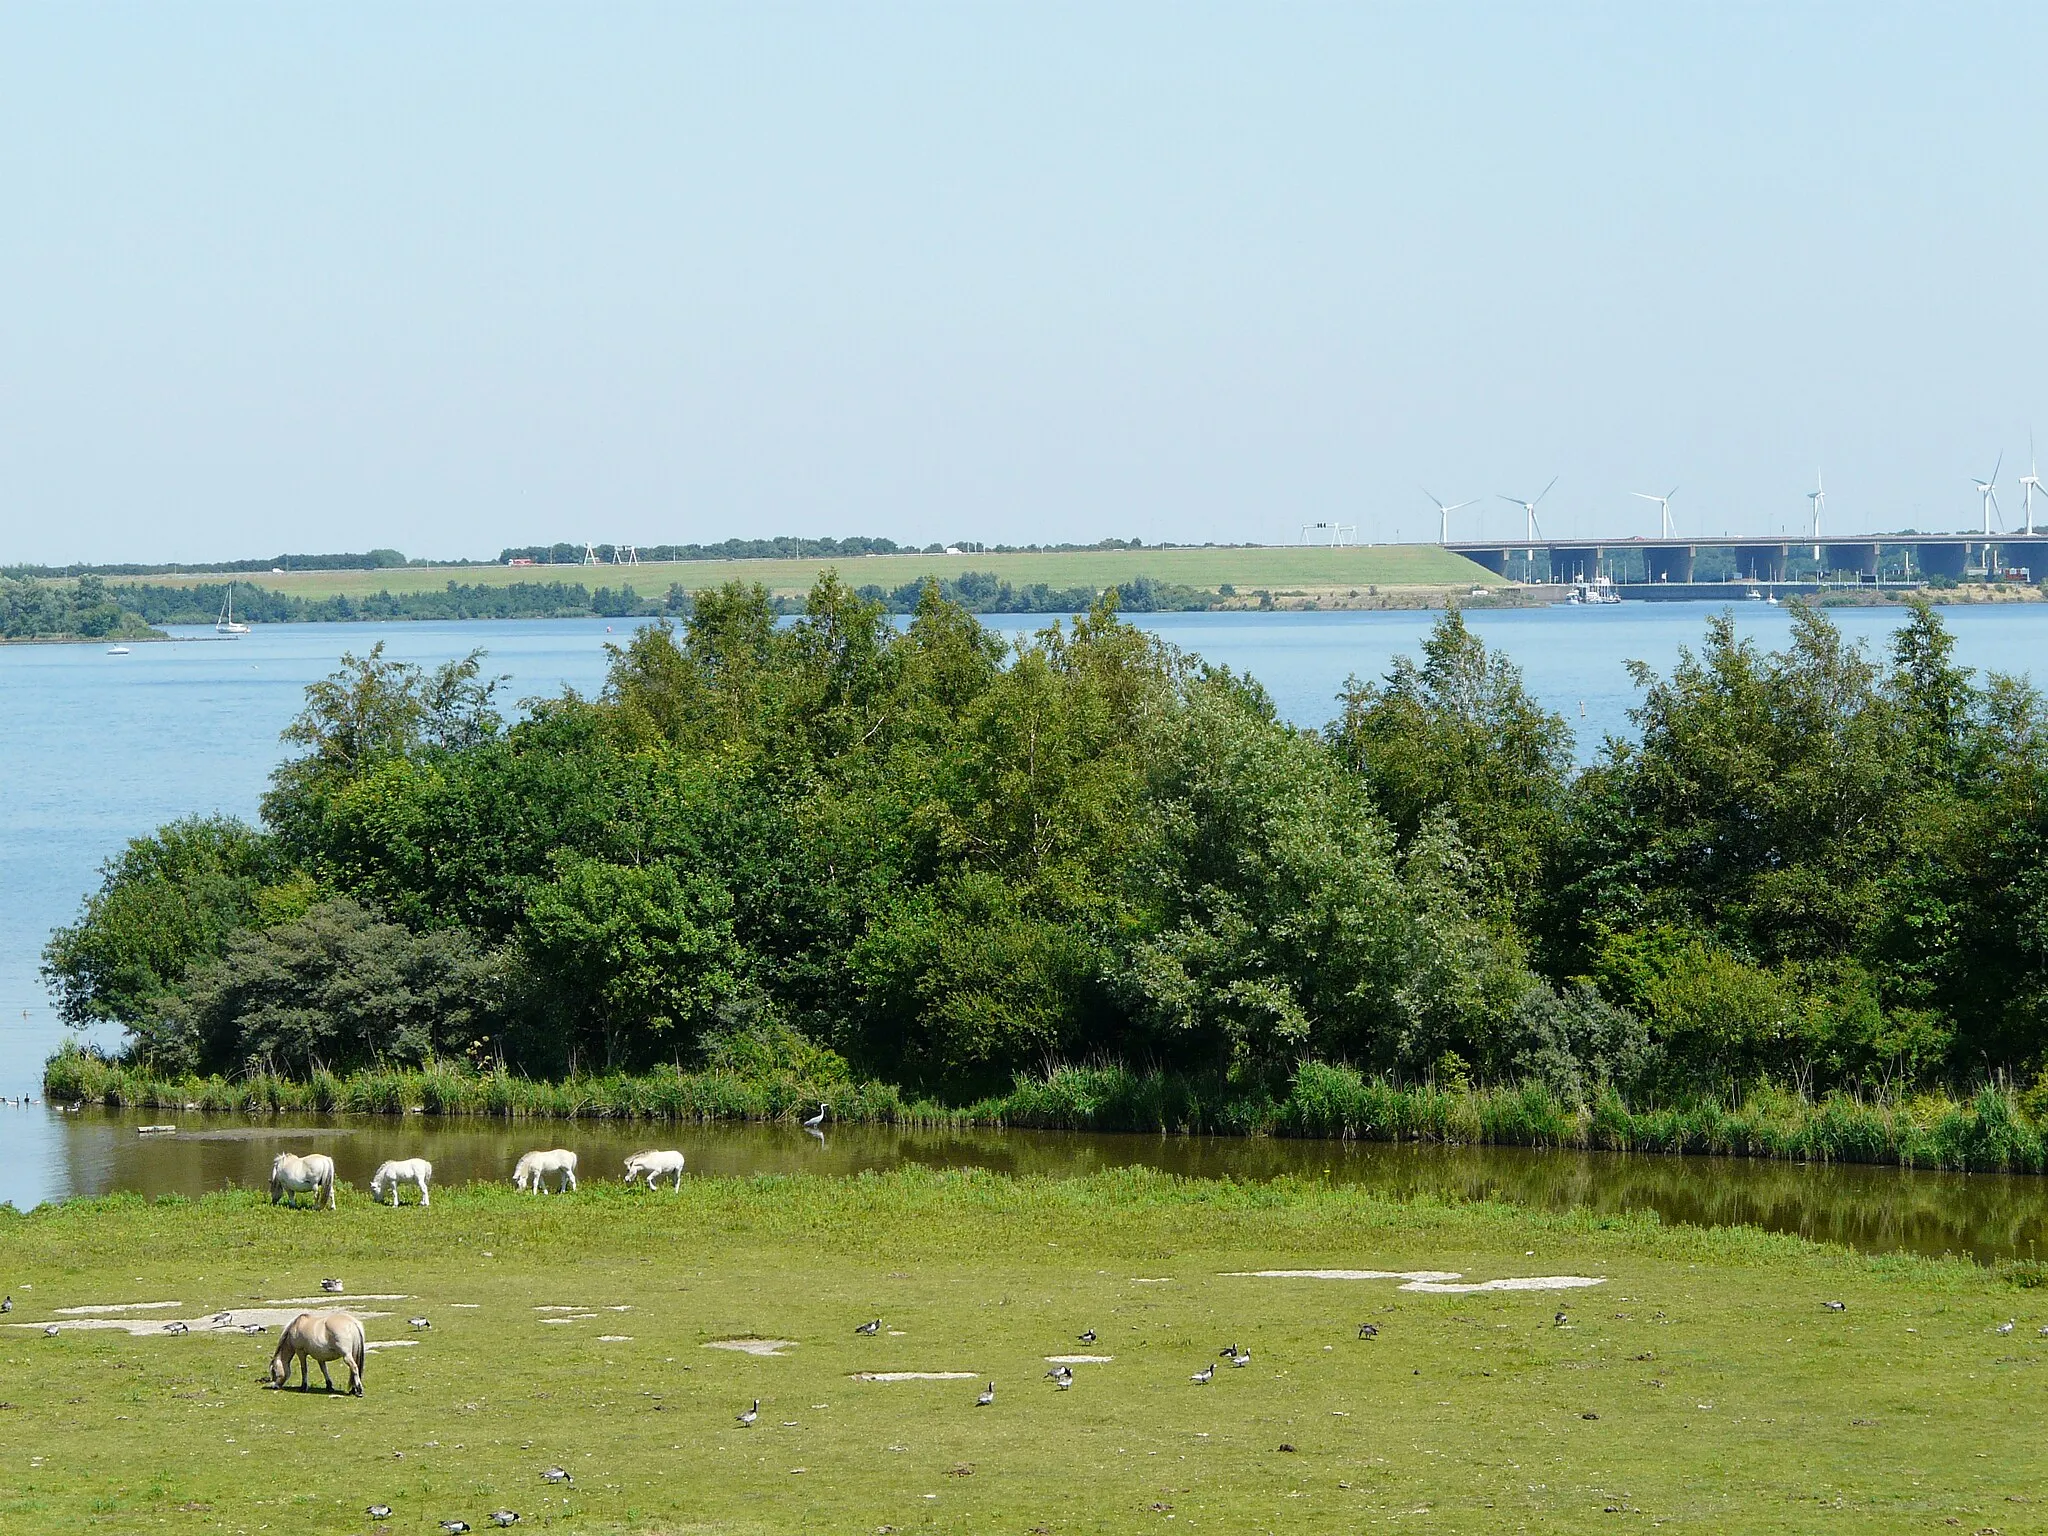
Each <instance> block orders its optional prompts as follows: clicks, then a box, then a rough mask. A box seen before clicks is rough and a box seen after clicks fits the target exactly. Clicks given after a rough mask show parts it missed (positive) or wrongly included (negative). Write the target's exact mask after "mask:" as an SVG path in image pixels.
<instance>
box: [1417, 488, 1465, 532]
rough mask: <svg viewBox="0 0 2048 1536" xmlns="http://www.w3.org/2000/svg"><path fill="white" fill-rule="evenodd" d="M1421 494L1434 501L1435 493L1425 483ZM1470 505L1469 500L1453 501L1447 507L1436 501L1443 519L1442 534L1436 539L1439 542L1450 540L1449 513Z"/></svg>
mask: <svg viewBox="0 0 2048 1536" xmlns="http://www.w3.org/2000/svg"><path fill="white" fill-rule="evenodd" d="M1422 494H1423V495H1425V496H1427V497H1429V499H1430V500H1431V501H1436V494H1435V493H1434V492H1433V491H1431V490H1430V488H1429V487H1428V486H1426V485H1425V486H1424V487H1423V488H1422ZM1471 505H1473V503H1471V502H1469V501H1454V502H1452V503H1451V504H1450V505H1449V506H1448V507H1447V506H1445V505H1444V504H1443V503H1442V502H1440V501H1436V509H1437V511H1438V512H1439V513H1441V514H1442V516H1443V520H1444V528H1443V535H1442V537H1440V538H1439V539H1438V540H1437V542H1438V543H1439V544H1448V543H1450V542H1451V514H1452V513H1453V512H1455V511H1457V510H1458V509H1459V508H1460V507H1469V506H1471Z"/></svg>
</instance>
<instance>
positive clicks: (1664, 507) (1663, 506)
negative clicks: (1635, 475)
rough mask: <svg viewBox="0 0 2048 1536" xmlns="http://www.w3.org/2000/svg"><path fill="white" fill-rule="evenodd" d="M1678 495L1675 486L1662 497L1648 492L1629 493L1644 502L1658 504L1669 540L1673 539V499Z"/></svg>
mask: <svg viewBox="0 0 2048 1536" xmlns="http://www.w3.org/2000/svg"><path fill="white" fill-rule="evenodd" d="M1677 494H1678V487H1677V486H1675V485H1674V486H1673V487H1671V489H1670V490H1668V491H1666V492H1665V493H1664V494H1663V495H1662V496H1652V495H1651V494H1650V493H1649V492H1648V491H1630V492H1629V495H1631V496H1639V497H1641V498H1642V499H1643V500H1644V501H1654V502H1655V503H1657V510H1658V511H1659V512H1661V513H1663V514H1664V537H1665V538H1667V539H1668V538H1670V537H1671V498H1672V497H1674V496H1676V495H1677Z"/></svg>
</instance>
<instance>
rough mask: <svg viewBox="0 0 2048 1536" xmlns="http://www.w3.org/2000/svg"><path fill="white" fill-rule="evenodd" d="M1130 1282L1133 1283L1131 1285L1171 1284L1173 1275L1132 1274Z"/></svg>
mask: <svg viewBox="0 0 2048 1536" xmlns="http://www.w3.org/2000/svg"><path fill="white" fill-rule="evenodd" d="M1131 1284H1133V1285H1171V1284H1173V1276H1171V1275H1133V1276H1131Z"/></svg>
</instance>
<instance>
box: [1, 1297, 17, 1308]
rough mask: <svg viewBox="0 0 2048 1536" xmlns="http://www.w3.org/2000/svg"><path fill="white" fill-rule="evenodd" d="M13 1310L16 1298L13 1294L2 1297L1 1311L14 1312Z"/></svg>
mask: <svg viewBox="0 0 2048 1536" xmlns="http://www.w3.org/2000/svg"><path fill="white" fill-rule="evenodd" d="M13 1310H14V1298H13V1297H12V1296H8V1297H4V1298H0V1312H12V1311H13Z"/></svg>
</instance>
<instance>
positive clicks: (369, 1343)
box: [363, 1339, 419, 1349]
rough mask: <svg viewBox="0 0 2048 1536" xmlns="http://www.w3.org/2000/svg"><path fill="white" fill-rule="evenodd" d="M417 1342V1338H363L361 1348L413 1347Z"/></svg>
mask: <svg viewBox="0 0 2048 1536" xmlns="http://www.w3.org/2000/svg"><path fill="white" fill-rule="evenodd" d="M418 1343H419V1340H418V1339H365V1340H364V1341H363V1348H365V1349H411V1348H413V1347H414V1346H415V1345H417V1344H418Z"/></svg>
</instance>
